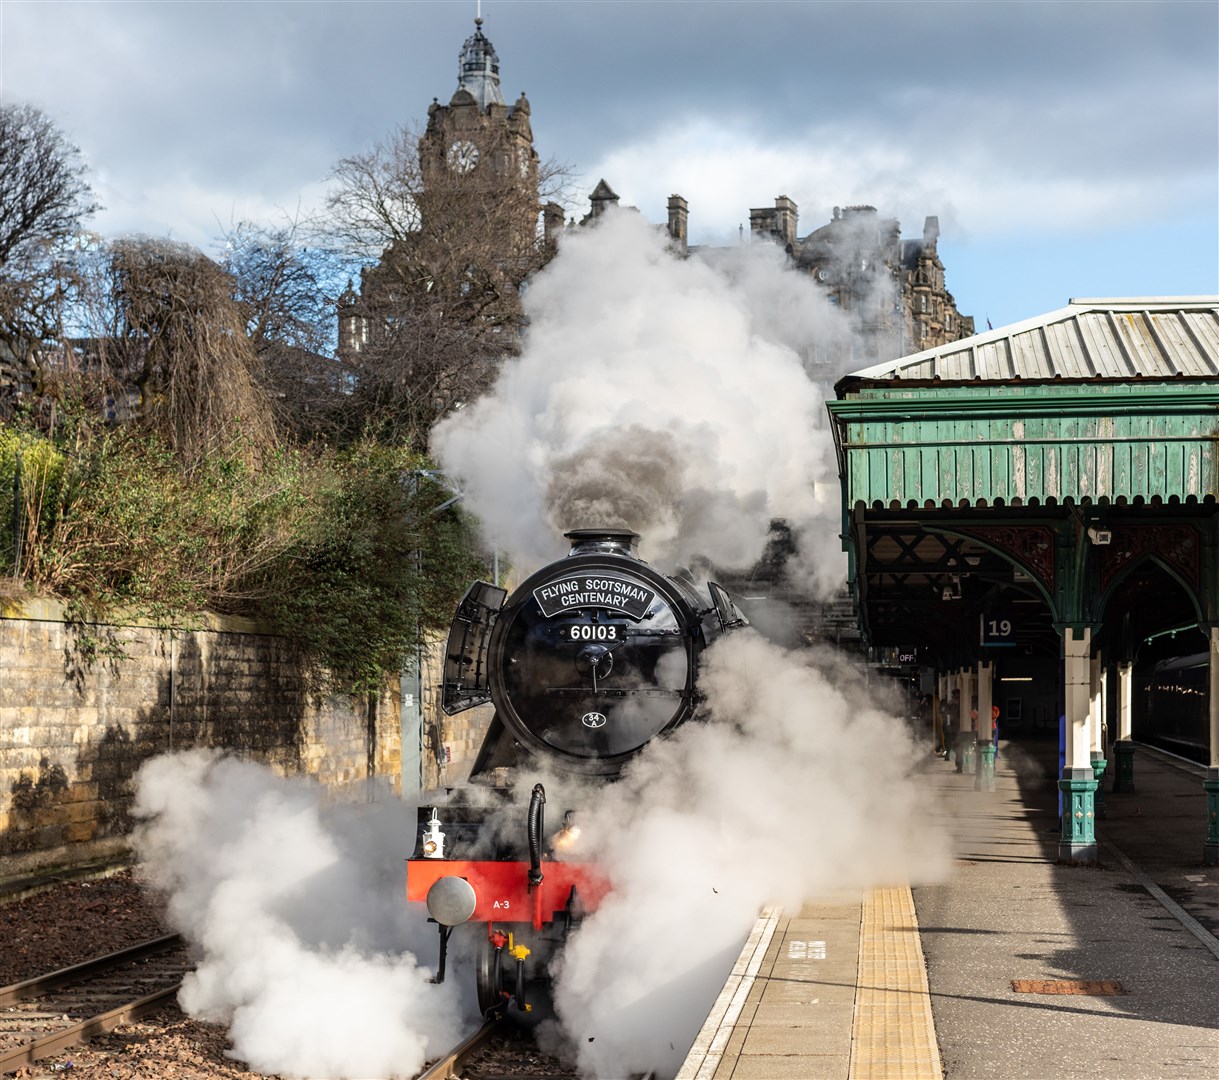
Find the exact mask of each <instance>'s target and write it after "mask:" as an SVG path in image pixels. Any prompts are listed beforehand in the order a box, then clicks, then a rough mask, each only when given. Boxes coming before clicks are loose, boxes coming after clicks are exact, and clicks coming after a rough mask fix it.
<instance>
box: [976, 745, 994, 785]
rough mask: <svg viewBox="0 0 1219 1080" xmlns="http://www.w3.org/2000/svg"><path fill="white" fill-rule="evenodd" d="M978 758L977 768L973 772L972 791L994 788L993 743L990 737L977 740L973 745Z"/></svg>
mask: <svg viewBox="0 0 1219 1080" xmlns="http://www.w3.org/2000/svg"><path fill="white" fill-rule="evenodd" d="M974 753H975V755H976V756H977V759H978V766H977V770H976V771H975V772H974V791H994V790H995V744H994V742H993V741H992V740H991V739H987V740H986V741H985V742H982V741H980V740H979V742H978V744H977V745H976V746H975V747H974Z"/></svg>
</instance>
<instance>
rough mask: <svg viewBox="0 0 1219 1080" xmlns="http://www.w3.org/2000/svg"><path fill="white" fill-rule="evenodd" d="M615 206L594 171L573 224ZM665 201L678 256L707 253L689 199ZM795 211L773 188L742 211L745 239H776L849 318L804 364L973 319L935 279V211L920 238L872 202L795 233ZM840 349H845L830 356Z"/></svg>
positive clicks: (914, 339)
mask: <svg viewBox="0 0 1219 1080" xmlns="http://www.w3.org/2000/svg"><path fill="white" fill-rule="evenodd" d="M618 205H619V196H618V194H617V193H616V192H615V191H614V190H613V188H611V187H610V186H609V184H607V183H606V182H605V180H601V181H600V182H599V183H598V184H597V186H596V187H595V188H594V189H593V192H592V194H591V195H590V196H589V212H588V213H587V214H586V215H585V216H584V217H583V218H582V219H581V220H580V223H579V224H580V225H581V226H584V225H589V224H592V223H593V222H595V221H596V220H597V219H598V218H600V217H601V216H602V215H603V214H604V213H605V212H606V211H607V210H608V209H609V208H610V207H611V206H618ZM629 209H634V208H633V207H631V208H629ZM667 210H668V216H667V219H666V221H665V225H664V226H663V228H664V229H665V231H666V232H667V233H668V235H669V238H670V241H671V244H672V247H673V250H674V251H675V252H677V253H678V254H679V255H682V256H686V255H689V254H690V253H691V252H699V251H703V252H705V253H706V252H708V249H706V248H692V247H691V246H690V243H689V226H690V206H689V203H688V202H687V201H686V200H685V199H684V198H683V197H682V196H681V195H670V196H669V201H668V206H667ZM799 219H800V215H799V209H798V207H797V206H796V203H795V202H794V201H793V200H792V199H790V198H789V197H788V196H786V195H780V196H779V197H778V198H776V199H775V201H774V205H773V206H764V207H754V208H753V209H751V210H750V211H749V238H750V239H751V240H759V241H766V242H770V243H775V244H778V245H779V246H780V247H782V248H783V250H784V251H785V252H786V253H787V256H788V259H789V260H790V264H791V266H792V268H793V269H794V270H797V271H799V272H801V273H805V274H808V275H809V276H810V277H812V279H813V281H814V282H816V284H817V286H818V287H819V288H821V289H823V290H824V291H825V292H826V293H827V295H828V298H829V300H830V302H831V303H832V304H834V305H835V306H836V307H838V308H840V309H841V310H842V311H843V312H845V313H847V315H848V318H849V319H850V321H851V323H852V326H853V329H854V331H855V334H854V337H853V339H852V340H851V341H850V342H849V343H841V342H837V343H829V344H828V345H827V347H826V348H825V349H824V350H821V349H819V350H818V355H817V356H816V357H813V358H810V359H811V366H812V369H813V371H814V373H816V369H818V368H822V369H824V371H825V372H826V374H827V375H828V374H830V373H833V372H838V371H842V370H845V369H846V367H848V366H854V367H865V366H867V365H869V364H874V363H881V362H883V361H885V360H894V359H896V358H897V357H899V356H905V355H908V354H910V353H916V352H921V351H922V350H924V349H931V348H935V347H936V346H937V345H945V344H947V343H949V342H951V341H959V340H961V339H963V338H967V337H971V336H972V335H973V333H974V321H973V318H972V317H971V316H968V315H962V314H961V313H960V312H959V311H958V310H957V306H956V301H955V300H954V299H953V296H952V293H950V292H949V291H948V289H947V287H946V285H945V283H944V264H943V262H942V261H941V260H940V256H939V251H938V249H937V242H938V240H939V236H940V223H939V218H937V217H928V218H926V219H925V220H924V222H923V235H922V238H921V239H915V240H903V239H902V235H901V224H900V223H899V222H898V221H897V219H896V218H884V217H881V216H880V214H879V213H878V211H877V209H876V207H874V206H847V207H842V208H840V207H834V212H833V217H832V219H831V220H830V221H829V222H828V223H827V224H825V225H822V226H820V227H819V228H817V229H814V230H813V231H812V232H811V233H808V234H807V235H806V236H804V237H801V236H800V235H799ZM742 241H744V237H743V236H742ZM843 349H851V350H852V352H851V355H849V356H845V355H839V354H840V353H841V351H842V350H843Z"/></svg>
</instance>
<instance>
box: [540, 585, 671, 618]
mask: <svg viewBox="0 0 1219 1080" xmlns="http://www.w3.org/2000/svg"><path fill="white" fill-rule="evenodd" d="M533 598H534V599H535V600H536V601H537V602H538V606H539V607H541V609H542V613H543V614H544V615H546V616H547V617H550V616H551V615H555V614H557V613H558V612H560V611H571V610H573V609H575V608H584V607H600V608H615V609H617V610H620V611H625V612H627V613H628V614H629V615H632V616H633V617H634V618H637V619H638V618H641V617H642V616H643V614H644V613H645V612H646V611H647V610H648V608H649V607H651V606H652V601H653V600H655V599H656V594H655V593H654V592H653V591H652V590H651V589H645V588H644V587H643V586H642V585H637V584H635V583H634V582H631V581H623V580H622V579H621V578H612V577H578V578H562V579H561V580H559V581H552V582H550V583H549V584H547V585H543V586H541V587H540V588H537V589H534V590H533Z"/></svg>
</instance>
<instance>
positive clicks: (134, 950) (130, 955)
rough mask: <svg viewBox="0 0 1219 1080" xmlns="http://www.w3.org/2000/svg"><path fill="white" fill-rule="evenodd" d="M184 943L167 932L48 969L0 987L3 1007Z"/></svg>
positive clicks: (0, 1002)
mask: <svg viewBox="0 0 1219 1080" xmlns="http://www.w3.org/2000/svg"><path fill="white" fill-rule="evenodd" d="M181 944H182V935H181V934H166V935H165V936H164V937H159V938H152V939H151V940H149V941H142V942H140V944H138V945H132V946H130V947H128V948H126V949H119V950H118V951H117V952H112V953H108V954H107V955H106V956H97V957H94V958H93V959H92V960H86V961H84V962H83V963H80V964H73V965H72V966H71V967H66V968H60V969H59V970H58V971H51V972H48V973H47V974H46V975H35V976H34V977H33V978H32V979H25V980H24V981H22V982H19V983H12V984H11V985H9V986H4V987H0V1007H3V1006H5V1005H11V1004H12V1003H13V1002H14V1001H22V1000H23V999H25V998H29V997H34V996H35V995H37V994H41V993H43V992H44V991H47V990H54V989H56V988H57V987H60V986H65V985H67V984H68V983H71V982H76V981H77V980H79V979H87V978H89V977H90V976H93V975H96V974H97V973H98V972H101V971H105V970H106V969H107V968H112V967H117V966H118V965H120V964H125V963H130V962H132V961H135V960H142V959H144V957H146V956H153V955H155V954H156V953H159V952H164V951H166V950H167V949H171V948H173V947H174V946H176V945H181Z"/></svg>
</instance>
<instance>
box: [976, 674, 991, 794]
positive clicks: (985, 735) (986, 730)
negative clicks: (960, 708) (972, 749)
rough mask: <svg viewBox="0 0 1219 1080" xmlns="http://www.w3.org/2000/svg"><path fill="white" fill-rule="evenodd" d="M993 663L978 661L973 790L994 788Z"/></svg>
mask: <svg viewBox="0 0 1219 1080" xmlns="http://www.w3.org/2000/svg"><path fill="white" fill-rule="evenodd" d="M994 670H995V666H994V664H992V663H990V662H989V661H986V660H979V661H978V731H977V743H976V751H977V755H978V764H977V771H976V772H975V773H974V791H994V790H995V740H994V727H995V724H994V717H993V716H992V715H991V705H992V704H993V702H994V686H995V683H994Z"/></svg>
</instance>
